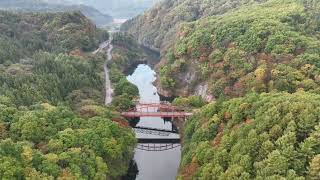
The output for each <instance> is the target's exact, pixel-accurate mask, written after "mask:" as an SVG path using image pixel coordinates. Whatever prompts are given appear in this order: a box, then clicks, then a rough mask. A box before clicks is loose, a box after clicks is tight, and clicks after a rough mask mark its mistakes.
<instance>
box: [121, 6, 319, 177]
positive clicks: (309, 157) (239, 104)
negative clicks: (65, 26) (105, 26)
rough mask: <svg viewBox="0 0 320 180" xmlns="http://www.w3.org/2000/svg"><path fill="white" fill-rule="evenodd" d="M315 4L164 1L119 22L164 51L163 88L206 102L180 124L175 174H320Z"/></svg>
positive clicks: (160, 80) (188, 99) (183, 100)
mask: <svg viewBox="0 0 320 180" xmlns="http://www.w3.org/2000/svg"><path fill="white" fill-rule="evenodd" d="M319 10H320V3H319V2H318V1H315V0H265V1H245V0H243V1H226V0H220V1H219V0H218V1H210V0H209V1H187V0H184V1H164V2H163V3H161V4H159V5H158V6H156V7H155V8H153V9H152V10H150V11H148V12H146V13H145V14H144V15H142V16H139V17H137V18H134V19H133V20H131V21H129V22H127V23H126V24H125V25H124V26H123V27H122V30H124V31H127V32H129V33H132V34H133V36H134V37H137V39H138V40H139V41H140V42H141V43H143V44H145V45H149V46H151V47H153V48H157V49H159V50H161V52H162V60H161V62H160V63H159V65H158V67H157V71H158V73H159V77H158V80H157V87H158V89H159V90H160V93H162V94H164V95H168V96H171V95H174V96H185V97H180V98H178V99H176V100H175V101H174V103H175V104H177V105H186V106H187V105H189V106H190V105H192V103H193V102H197V101H196V100H197V99H200V98H199V97H198V98H197V96H194V95H201V96H203V97H204V98H206V99H207V100H209V101H210V102H211V103H210V104H209V105H206V106H204V107H203V108H202V109H200V110H199V111H197V112H196V113H195V114H194V115H193V116H192V117H191V118H190V119H189V120H188V121H187V122H186V126H185V131H184V138H183V151H182V161H181V166H180V171H179V177H178V179H206V180H207V179H213V180H214V179H259V180H260V179H261V180H262V179H312V180H313V179H319V178H320V176H319V172H320V171H319V170H320V168H319V167H320V164H319V161H320V157H319V154H320V143H319V139H320V134H319V133H320V117H319V113H318V112H319V110H318V106H319V104H318V103H319V98H320V96H319V95H318V94H319V93H320V79H319V77H320V69H319V68H320V64H319V62H320V57H319V54H320V48H319V47H320V46H319V45H320V41H319V37H320V36H319V35H320V29H319V27H320V21H319V17H320V14H319ZM144 22H146V23H145V24H144ZM188 95H193V96H190V97H186V96H188ZM198 102H201V101H199V100H198ZM197 104H198V103H197ZM200 106H203V104H202V103H199V106H198V105H197V106H194V107H200Z"/></svg>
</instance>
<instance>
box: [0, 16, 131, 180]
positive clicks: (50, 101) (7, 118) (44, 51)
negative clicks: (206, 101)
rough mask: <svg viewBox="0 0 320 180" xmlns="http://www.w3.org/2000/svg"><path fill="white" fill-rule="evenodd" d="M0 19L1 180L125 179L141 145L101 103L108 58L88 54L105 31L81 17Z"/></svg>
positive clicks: (13, 17) (102, 38)
mask: <svg viewBox="0 0 320 180" xmlns="http://www.w3.org/2000/svg"><path fill="white" fill-rule="evenodd" d="M0 19H1V20H0V22H1V23H0V29H1V32H3V33H1V35H0V46H1V48H0V94H1V95H0V179H118V178H120V177H121V176H123V175H125V174H126V172H127V169H128V165H129V162H130V160H131V158H132V153H133V149H134V147H135V143H136V140H135V138H134V134H133V132H132V131H131V129H129V128H128V127H127V126H126V124H127V123H126V122H124V121H123V120H121V119H119V115H118V113H117V112H116V111H115V110H114V108H111V107H105V106H104V104H103V99H104V95H103V93H102V92H103V89H104V79H103V78H104V74H103V65H104V63H105V57H104V56H102V55H98V56H92V55H90V54H91V51H92V50H94V49H96V48H98V47H99V42H100V41H104V40H106V39H107V38H108V35H107V33H106V32H102V31H100V30H98V29H96V27H95V25H93V24H92V23H91V21H90V20H88V19H87V18H86V17H84V16H83V15H82V14H81V13H78V12H74V13H59V14H55V13H49V14H48V13H45V14H44V13H12V12H3V11H1V12H0ZM89 53H90V54H89ZM113 121H116V122H113Z"/></svg>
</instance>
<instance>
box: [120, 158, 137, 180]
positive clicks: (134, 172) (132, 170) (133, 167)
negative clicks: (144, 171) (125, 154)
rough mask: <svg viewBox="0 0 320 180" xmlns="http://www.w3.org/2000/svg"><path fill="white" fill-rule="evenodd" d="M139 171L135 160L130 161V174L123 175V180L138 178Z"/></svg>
mask: <svg viewBox="0 0 320 180" xmlns="http://www.w3.org/2000/svg"><path fill="white" fill-rule="evenodd" d="M138 173H139V170H138V165H137V162H136V161H135V160H131V161H130V165H129V169H128V174H127V175H126V176H123V177H122V178H121V179H122V180H135V179H136V178H137V175H138Z"/></svg>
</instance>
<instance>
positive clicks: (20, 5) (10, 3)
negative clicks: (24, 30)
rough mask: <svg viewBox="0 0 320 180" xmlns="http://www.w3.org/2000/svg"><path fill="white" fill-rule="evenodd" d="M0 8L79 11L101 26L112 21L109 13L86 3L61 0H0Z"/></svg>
mask: <svg viewBox="0 0 320 180" xmlns="http://www.w3.org/2000/svg"><path fill="white" fill-rule="evenodd" d="M0 9H9V10H23V11H39V12H59V11H81V12H82V13H83V14H84V15H85V16H87V17H88V18H89V19H91V20H92V21H93V22H95V23H96V24H97V25H98V26H102V25H105V24H108V23H110V22H112V20H113V18H112V17H111V16H110V15H106V14H103V13H101V12H100V11H99V10H97V9H95V8H93V7H90V6H87V5H72V4H70V3H68V2H65V1H63V0H57V1H54V2H53V1H49V0H2V1H0Z"/></svg>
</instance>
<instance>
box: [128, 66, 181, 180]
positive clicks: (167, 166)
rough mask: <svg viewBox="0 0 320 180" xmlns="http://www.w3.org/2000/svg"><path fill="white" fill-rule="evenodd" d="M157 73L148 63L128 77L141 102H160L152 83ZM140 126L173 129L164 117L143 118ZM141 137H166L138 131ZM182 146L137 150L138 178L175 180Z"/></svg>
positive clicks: (138, 135) (174, 136) (172, 136)
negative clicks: (137, 91) (154, 150)
mask: <svg viewBox="0 0 320 180" xmlns="http://www.w3.org/2000/svg"><path fill="white" fill-rule="evenodd" d="M155 75H156V73H155V71H154V70H152V69H151V68H150V66H148V65H143V64H141V65H139V66H138V67H137V68H136V69H135V71H134V72H133V74H131V75H129V76H128V77H127V79H128V80H129V81H130V82H131V83H133V84H135V85H136V86H137V87H138V89H139V93H140V102H152V103H155V102H160V97H159V95H158V94H157V89H156V87H155V86H154V85H153V84H152V83H153V82H154V81H155V80H156V77H155ZM137 126H140V127H150V128H157V129H167V130H171V129H172V123H171V122H168V121H166V122H165V121H164V120H163V119H162V118H149V117H148V118H141V119H140V121H139V123H138V125H137ZM136 137H137V138H139V137H141V138H164V137H163V136H158V135H151V134H142V133H139V132H136ZM166 138H179V135H176V134H170V135H169V136H168V137H166ZM180 156H181V148H180V147H178V148H175V149H172V150H167V151H160V152H148V151H142V150H138V149H136V150H135V155H134V160H135V161H136V163H137V165H138V170H139V174H138V175H137V178H136V179H137V180H174V179H176V175H177V172H178V168H179V163H180Z"/></svg>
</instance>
